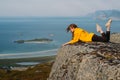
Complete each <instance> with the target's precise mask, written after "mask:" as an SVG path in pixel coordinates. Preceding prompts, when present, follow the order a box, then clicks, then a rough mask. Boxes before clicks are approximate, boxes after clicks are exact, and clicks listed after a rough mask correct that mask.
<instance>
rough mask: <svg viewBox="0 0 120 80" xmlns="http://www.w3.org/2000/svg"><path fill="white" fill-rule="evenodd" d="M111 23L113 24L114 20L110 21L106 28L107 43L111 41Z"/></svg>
mask: <svg viewBox="0 0 120 80" xmlns="http://www.w3.org/2000/svg"><path fill="white" fill-rule="evenodd" d="M111 23H112V19H109V20H108V22H107V23H106V24H105V26H106V29H107V30H106V38H107V41H109V40H110V27H111Z"/></svg>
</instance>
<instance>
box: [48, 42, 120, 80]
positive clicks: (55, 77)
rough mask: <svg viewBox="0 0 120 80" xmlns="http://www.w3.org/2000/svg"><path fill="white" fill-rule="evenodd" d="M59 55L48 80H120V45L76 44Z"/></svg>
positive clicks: (64, 49) (60, 50)
mask: <svg viewBox="0 0 120 80" xmlns="http://www.w3.org/2000/svg"><path fill="white" fill-rule="evenodd" d="M57 53H58V54H57V57H56V60H55V63H54V64H53V67H52V70H51V73H50V75H49V78H48V80H120V44H119V43H101V42H92V43H76V44H74V45H67V46H63V47H61V48H60V49H59V50H58V52H57Z"/></svg>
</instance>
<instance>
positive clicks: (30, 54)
mask: <svg viewBox="0 0 120 80" xmlns="http://www.w3.org/2000/svg"><path fill="white" fill-rule="evenodd" d="M57 50H58V49H52V50H44V51H37V52H24V53H6V54H0V60H1V59H22V58H35V57H45V56H53V55H56V54H57Z"/></svg>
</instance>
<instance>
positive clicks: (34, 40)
mask: <svg viewBox="0 0 120 80" xmlns="http://www.w3.org/2000/svg"><path fill="white" fill-rule="evenodd" d="M51 41H53V40H52V39H48V38H40V39H32V40H17V41H14V42H15V43H24V42H41V43H46V42H51Z"/></svg>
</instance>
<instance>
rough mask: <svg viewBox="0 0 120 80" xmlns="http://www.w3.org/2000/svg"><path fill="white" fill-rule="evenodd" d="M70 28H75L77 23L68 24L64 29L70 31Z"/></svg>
mask: <svg viewBox="0 0 120 80" xmlns="http://www.w3.org/2000/svg"><path fill="white" fill-rule="evenodd" d="M70 28H77V25H76V24H70V25H69V26H68V27H67V28H66V31H67V32H69V31H70Z"/></svg>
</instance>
